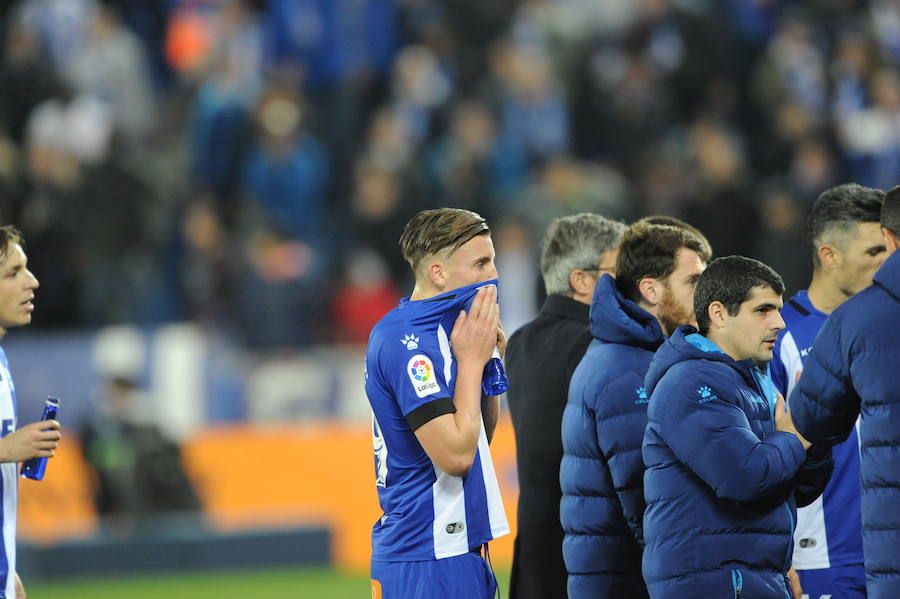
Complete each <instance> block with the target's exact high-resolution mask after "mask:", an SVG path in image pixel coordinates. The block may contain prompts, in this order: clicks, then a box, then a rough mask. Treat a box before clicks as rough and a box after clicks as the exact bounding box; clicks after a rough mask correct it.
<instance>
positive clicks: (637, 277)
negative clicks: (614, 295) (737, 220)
mask: <svg viewBox="0 0 900 599" xmlns="http://www.w3.org/2000/svg"><path fill="white" fill-rule="evenodd" d="M698 235H699V236H698ZM682 248H687V249H689V250H693V251H695V252H697V254H699V255H700V259H701V260H703V262H708V261H709V259H710V254H709V242H708V241H706V238H705V237H703V236H702V234H701V233H700V232H699V231H698V232H697V233H696V234H695V233H693V232H692V231H691V230H689V229H686V228H683V227H672V226H669V225H650V224H647V223H644V222H641V221H638V222H636V223H634V224H633V225H631V226H630V227H628V230H627V231H625V234H624V235H622V241H621V242H620V243H619V258H618V260H616V288H617V289H618V290H619V293H621V294H622V295H624V296H625V297H627V298H628V299H630V300H631V301H633V302H636V301H638V300H639V299H640V296H641V291H640V288H639V283H640V282H641V279H644V278H647V277H651V278H654V279H659V280H662V279H665V278H666V277H668V276H669V275H670V274H672V272H674V270H675V255H676V254H677V253H678V250H680V249H682Z"/></svg>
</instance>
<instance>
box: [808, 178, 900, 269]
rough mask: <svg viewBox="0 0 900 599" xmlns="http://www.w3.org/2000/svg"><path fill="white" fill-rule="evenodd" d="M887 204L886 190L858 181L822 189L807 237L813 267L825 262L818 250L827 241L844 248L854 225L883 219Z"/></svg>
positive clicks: (810, 219)
mask: <svg viewBox="0 0 900 599" xmlns="http://www.w3.org/2000/svg"><path fill="white" fill-rule="evenodd" d="M883 203H884V192H883V191H881V190H879V189H872V188H871V187H863V186H862V185H859V184H858V183H844V184H843V185H838V186H837V187H832V188H831V189H826V190H825V191H824V192H822V193H821V195H819V197H818V198H816V202H815V203H814V204H813V208H812V212H811V213H810V215H809V219H808V220H807V221H806V237H807V239H808V240H809V243H810V244H811V245H812V249H813V267H814V268H819V266H820V265H821V262H820V261H819V252H818V249H819V247H820V246H821V245H822V244H823V243H832V244H834V245H837V246H838V247H841V246H842V244H843V242H844V241H845V237H846V235H847V234H848V233H849V232H850V231H851V227H853V226H855V225H858V224H859V223H877V222H879V220H880V219H881V205H882V204H883Z"/></svg>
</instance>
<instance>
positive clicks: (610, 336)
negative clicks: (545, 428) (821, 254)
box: [559, 222, 710, 599]
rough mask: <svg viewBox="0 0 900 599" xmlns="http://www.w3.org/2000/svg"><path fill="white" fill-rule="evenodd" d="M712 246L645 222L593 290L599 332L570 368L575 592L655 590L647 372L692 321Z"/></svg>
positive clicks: (570, 547)
mask: <svg viewBox="0 0 900 599" xmlns="http://www.w3.org/2000/svg"><path fill="white" fill-rule="evenodd" d="M708 248H709V243H708V242H707V241H706V238H704V237H702V235H700V234H699V233H697V234H694V233H693V232H691V231H690V230H688V229H686V228H683V227H671V226H659V225H650V224H644V223H642V222H638V223H636V224H634V225H632V226H631V227H630V228H629V229H628V230H627V231H626V232H625V235H623V236H622V241H621V243H620V244H619V257H618V260H617V261H616V278H615V280H614V279H613V278H612V277H610V276H603V277H602V278H601V279H600V282H599V283H598V284H597V288H596V289H595V290H594V298H593V303H592V304H591V311H590V318H591V333H592V335H593V337H594V338H593V340H592V341H591V344H590V346H589V347H588V350H587V353H586V354H585V355H584V357H583V358H582V359H581V362H580V363H579V364H578V367H577V368H576V369H575V373H574V374H573V375H572V383H571V386H570V387H569V401H568V404H567V405H566V410H565V413H564V414H563V429H562V436H563V449H564V452H565V453H564V455H563V460H562V465H561V468H560V473H559V476H560V483H561V486H562V491H563V498H562V502H561V503H560V517H561V519H562V524H563V528H564V530H565V532H566V538H565V541H564V543H563V555H564V556H565V560H566V567H567V569H568V571H569V583H568V592H569V597H570V599H580V598H596V597H609V598H613V597H614V598H616V599H627V598H631V597H635V598H638V597H646V596H647V589H646V587H645V585H644V581H643V579H642V577H641V546H642V545H643V535H642V532H641V518H642V515H643V511H644V497H643V485H642V477H643V472H644V464H643V462H642V460H641V441H642V440H643V437H644V428H645V427H646V424H647V394H646V393H645V392H644V384H643V383H644V375H645V374H647V367H648V366H649V365H650V359H651V358H652V357H653V352H654V351H656V349H657V348H658V347H659V345H660V344H661V343H662V342H663V340H664V339H665V335H670V334H671V333H672V331H673V330H674V329H675V327H677V326H678V325H680V324H687V323H690V322H693V320H694V316H693V298H694V285H695V284H696V282H697V278H698V277H699V276H700V273H702V272H703V269H704V267H705V266H706V263H707V262H708V261H709V259H710V255H709V250H708Z"/></svg>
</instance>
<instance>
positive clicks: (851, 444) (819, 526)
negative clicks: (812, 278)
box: [771, 291, 863, 570]
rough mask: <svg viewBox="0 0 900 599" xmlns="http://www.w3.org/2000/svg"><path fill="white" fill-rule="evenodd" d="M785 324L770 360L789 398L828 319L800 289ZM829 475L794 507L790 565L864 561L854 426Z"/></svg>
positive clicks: (790, 303)
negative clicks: (821, 488) (808, 499)
mask: <svg viewBox="0 0 900 599" xmlns="http://www.w3.org/2000/svg"><path fill="white" fill-rule="evenodd" d="M781 316H782V317H783V318H784V322H785V324H786V325H787V328H785V330H784V331H782V333H781V334H780V335H779V336H778V341H777V342H776V343H775V359H774V360H772V363H771V373H772V380H773V382H774V383H775V386H776V387H777V388H778V390H779V391H780V392H781V393H782V394H783V395H784V396H785V397H786V398H788V405H790V392H791V391H792V390H793V388H794V385H795V384H796V382H797V373H798V372H799V371H801V370H803V363H804V362H805V361H806V357H807V356H808V355H809V352H810V350H811V349H812V347H813V342H814V341H815V338H816V335H817V334H818V333H819V329H820V328H822V325H823V324H824V323H825V319H826V318H828V315H827V314H824V313H822V312H820V311H819V310H817V309H816V308H815V307H814V306H813V305H812V303H811V302H810V301H809V298H808V297H807V295H806V291H801V292H799V293H798V294H797V295H795V296H794V297H793V298H791V299H790V300H788V302H787V303H786V304H785V305H784V309H783V310H782V311H781ZM833 453H834V473H833V474H832V475H831V480H830V481H829V482H828V485H827V486H826V487H825V492H824V493H822V496H821V497H819V498H818V499H816V500H815V501H814V502H813V503H812V504H810V505H808V506H807V507H804V508H800V509H798V510H797V530H796V531H795V534H794V567H795V568H796V569H798V570H819V569H822V568H830V567H832V566H847V565H851V564H862V563H863V546H862V521H861V518H862V517H861V512H860V483H859V436H858V433H857V430H856V429H855V428H854V429H853V431H852V432H851V433H850V436H849V437H848V438H847V440H846V441H844V442H842V443H840V444H838V445H836V446H835V447H834V450H833Z"/></svg>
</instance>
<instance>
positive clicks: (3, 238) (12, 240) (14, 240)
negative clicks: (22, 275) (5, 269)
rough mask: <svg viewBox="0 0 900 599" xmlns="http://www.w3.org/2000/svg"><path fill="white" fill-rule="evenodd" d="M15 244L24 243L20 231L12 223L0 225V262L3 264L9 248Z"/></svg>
mask: <svg viewBox="0 0 900 599" xmlns="http://www.w3.org/2000/svg"><path fill="white" fill-rule="evenodd" d="M15 244H19V245H25V239H24V238H23V237H22V233H20V232H19V230H18V229H16V228H15V227H14V226H12V225H3V226H0V264H5V263H6V259H7V258H8V257H9V250H10V248H12V246H14V245H15Z"/></svg>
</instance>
